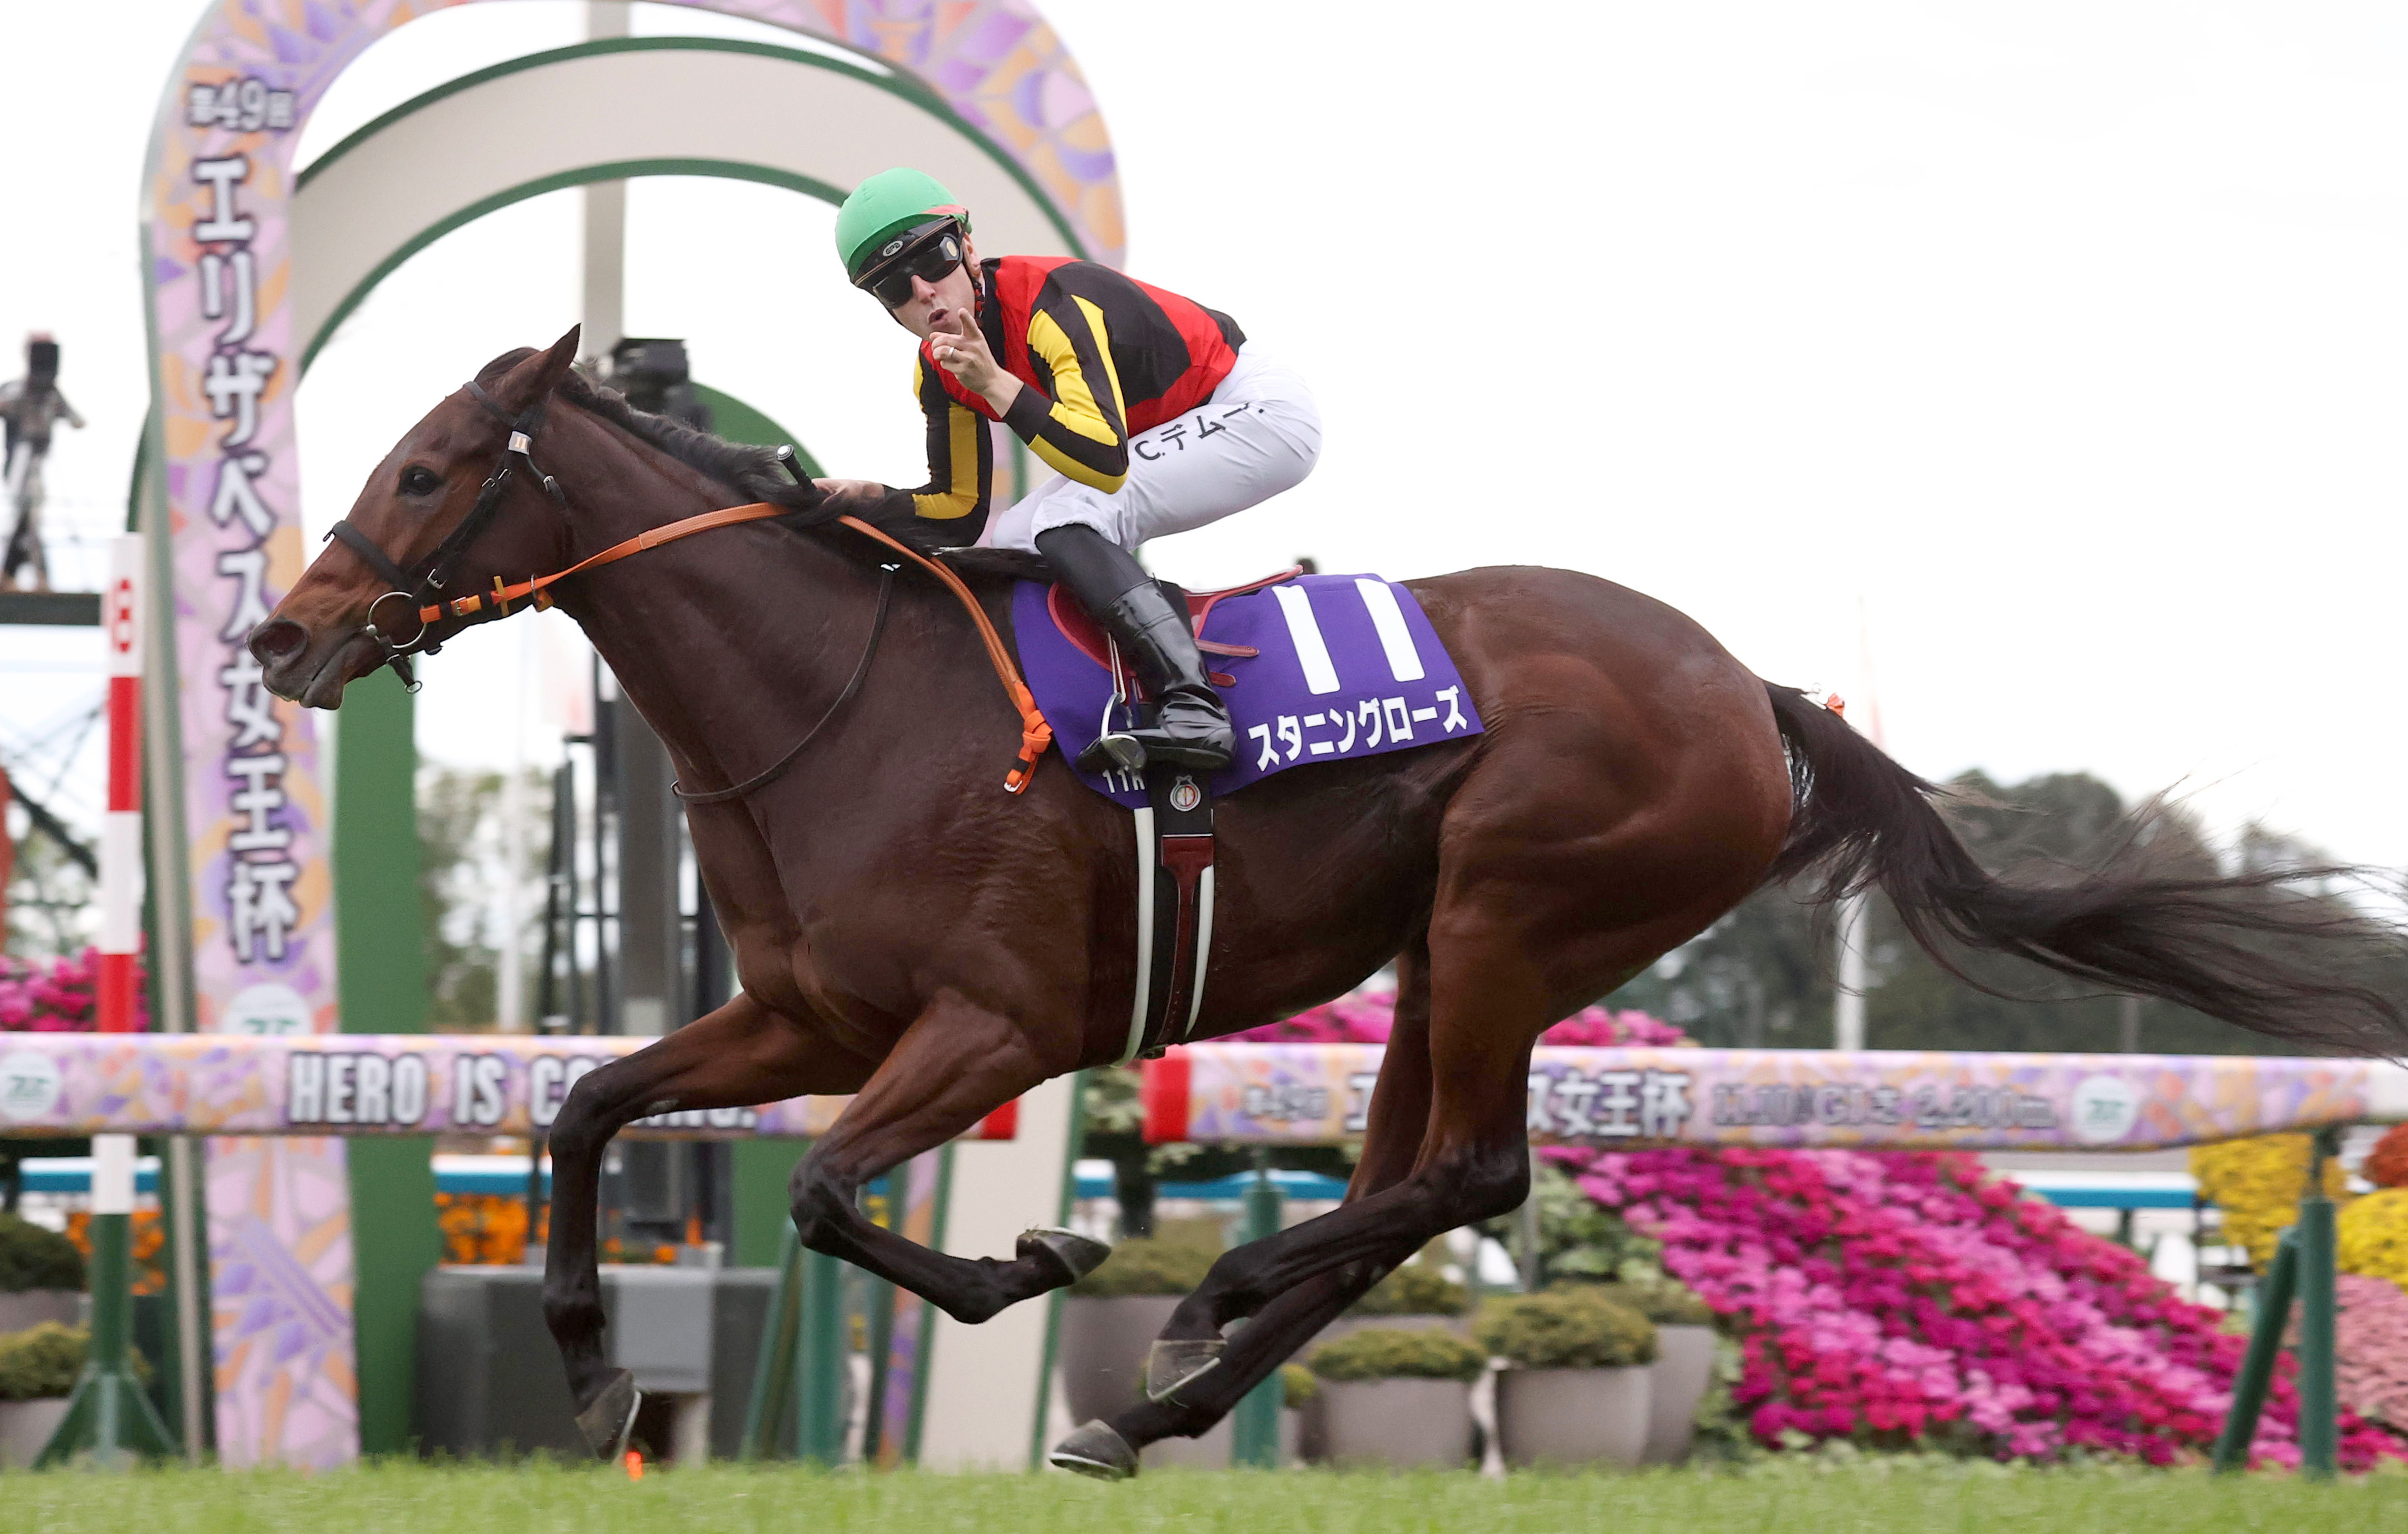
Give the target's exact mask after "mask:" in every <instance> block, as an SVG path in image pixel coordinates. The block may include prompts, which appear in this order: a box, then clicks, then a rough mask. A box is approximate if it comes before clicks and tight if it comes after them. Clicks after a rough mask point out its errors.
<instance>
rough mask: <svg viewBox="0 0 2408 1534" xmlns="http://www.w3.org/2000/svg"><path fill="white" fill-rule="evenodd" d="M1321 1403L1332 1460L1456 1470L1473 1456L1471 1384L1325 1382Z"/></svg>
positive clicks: (1443, 1382)
mask: <svg viewBox="0 0 2408 1534" xmlns="http://www.w3.org/2000/svg"><path fill="white" fill-rule="evenodd" d="M1316 1405H1317V1406H1318V1408H1319V1410H1320V1415H1321V1419H1322V1430H1323V1434H1324V1438H1325V1440H1326V1448H1327V1451H1328V1455H1329V1458H1330V1461H1331V1462H1332V1463H1333V1464H1338V1465H1384V1466H1388V1467H1391V1468H1394V1469H1414V1468H1420V1467H1430V1468H1434V1469H1460V1468H1461V1467H1462V1466H1463V1465H1464V1464H1465V1463H1466V1462H1467V1461H1469V1459H1470V1457H1471V1385H1470V1384H1469V1382H1466V1381H1463V1380H1324V1381H1322V1382H1321V1398H1320V1400H1319V1401H1318V1402H1317V1403H1316Z"/></svg>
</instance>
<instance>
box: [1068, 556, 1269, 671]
mask: <svg viewBox="0 0 2408 1534" xmlns="http://www.w3.org/2000/svg"><path fill="white" fill-rule="evenodd" d="M1303 573H1304V566H1301V565H1291V566H1288V567H1287V568H1286V569H1284V570H1282V571H1280V572H1279V573H1278V574H1277V575H1267V576H1264V577H1263V578H1262V579H1261V580H1259V581H1248V582H1247V583H1246V584H1244V585H1242V586H1224V587H1222V588H1221V589H1220V590H1218V591H1188V590H1186V589H1185V588H1183V587H1182V586H1179V585H1177V584H1175V583H1174V582H1171V581H1157V582H1155V584H1157V585H1159V586H1161V587H1162V589H1163V592H1164V593H1165V594H1166V595H1168V596H1169V597H1170V599H1171V600H1172V601H1173V602H1181V603H1184V604H1185V606H1186V609H1187V629H1188V632H1189V633H1191V634H1193V635H1195V636H1196V648H1197V650H1199V651H1202V652H1204V653H1205V654H1207V655H1225V656H1227V657H1228V658H1230V659H1232V660H1241V661H1250V660H1253V659H1254V657H1255V656H1257V655H1259V654H1261V653H1262V651H1261V650H1259V649H1257V648H1256V647H1255V646H1254V645H1250V644H1219V643H1216V642H1214V641H1213V640H1211V639H1208V638H1205V637H1204V625H1205V624H1206V623H1208V622H1209V621H1211V616H1212V609H1214V608H1215V607H1217V606H1219V605H1220V604H1221V603H1222V602H1223V601H1224V600H1226V599H1227V598H1229V597H1232V596H1243V595H1246V594H1247V593H1249V592H1257V591H1262V590H1264V589H1265V588H1267V587H1270V586H1276V585H1279V584H1281V583H1282V582H1283V581H1293V580H1295V579H1296V578H1297V576H1299V575H1302V574H1303ZM1045 612H1046V615H1047V616H1048V617H1050V618H1052V619H1053V620H1054V627H1055V628H1057V629H1059V630H1061V633H1062V638H1066V639H1068V640H1069V641H1070V644H1071V645H1072V647H1073V648H1075V649H1076V650H1077V651H1078V652H1079V653H1081V654H1082V655H1084V656H1086V657H1087V658H1088V659H1089V660H1091V661H1094V662H1095V663H1096V664H1097V666H1100V667H1104V668H1106V669H1107V670H1111V671H1112V672H1113V674H1114V678H1115V680H1117V681H1119V683H1120V687H1121V692H1122V694H1123V695H1125V696H1128V697H1139V696H1141V695H1143V689H1142V688H1140V686H1139V684H1138V680H1137V674H1136V673H1135V672H1134V671H1131V670H1130V669H1129V667H1128V664H1127V663H1126V662H1125V661H1123V662H1121V663H1120V665H1119V666H1118V667H1114V666H1113V655H1112V643H1111V639H1110V638H1107V637H1106V635H1105V633H1104V628H1103V625H1102V624H1098V623H1097V622H1096V620H1095V618H1094V617H1093V616H1092V615H1090V614H1089V613H1088V611H1087V609H1086V606H1085V604H1083V603H1082V602H1081V601H1080V600H1079V598H1078V597H1077V596H1076V595H1073V594H1072V592H1071V590H1070V588H1069V587H1068V586H1066V585H1063V584H1061V583H1060V582H1058V581H1057V582H1055V583H1054V585H1052V586H1050V587H1048V588H1047V589H1046V592H1045ZM1207 665H1208V666H1209V665H1210V663H1209V662H1208V663H1207ZM1207 674H1208V675H1209V676H1210V677H1211V681H1212V685H1213V686H1215V687H1232V686H1235V685H1236V684H1237V679H1236V678H1235V677H1232V676H1230V675H1229V674H1228V673H1227V672H1226V671H1208V673H1207Z"/></svg>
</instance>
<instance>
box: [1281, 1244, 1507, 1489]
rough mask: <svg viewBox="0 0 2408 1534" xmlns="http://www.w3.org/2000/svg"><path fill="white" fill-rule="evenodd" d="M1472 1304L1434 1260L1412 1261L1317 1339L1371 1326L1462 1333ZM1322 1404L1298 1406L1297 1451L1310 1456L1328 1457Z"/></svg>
mask: <svg viewBox="0 0 2408 1534" xmlns="http://www.w3.org/2000/svg"><path fill="white" fill-rule="evenodd" d="M1470 1309H1471V1291H1469V1289H1466V1288H1465V1287H1464V1286H1463V1285H1462V1284H1460V1283H1455V1281H1454V1280H1453V1279H1450V1278H1448V1277H1447V1276H1446V1274H1445V1272H1444V1271H1443V1270H1442V1269H1440V1268H1439V1266H1438V1265H1437V1264H1436V1263H1432V1262H1424V1261H1414V1262H1409V1263H1406V1264H1405V1265H1404V1266H1403V1267H1401V1268H1398V1269H1396V1270H1395V1271H1394V1272H1392V1273H1390V1274H1389V1275H1388V1276H1387V1277H1386V1278H1383V1279H1382V1280H1381V1281H1380V1282H1379V1283H1376V1284H1374V1285H1373V1286H1372V1287H1371V1289H1370V1292H1369V1293H1368V1294H1366V1295H1365V1296H1364V1297H1362V1298H1360V1299H1358V1300H1356V1301H1355V1303H1354V1304H1353V1305H1351V1306H1349V1307H1347V1310H1346V1313H1345V1314H1344V1315H1341V1316H1340V1317H1339V1318H1338V1319H1337V1320H1335V1321H1332V1322H1331V1323H1330V1324H1329V1325H1327V1326H1324V1327H1322V1328H1321V1333H1320V1335H1319V1336H1318V1337H1316V1338H1314V1339H1313V1340H1314V1342H1316V1343H1327V1342H1335V1341H1337V1340H1339V1339H1340V1338H1342V1337H1352V1336H1354V1335H1355V1333H1356V1332H1358V1331H1363V1330H1366V1329H1368V1328H1369V1327H1373V1326H1385V1327H1389V1328H1395V1327H1399V1326H1401V1327H1406V1328H1408V1329H1417V1328H1423V1327H1436V1328H1439V1329H1440V1330H1443V1331H1453V1332H1456V1333H1461V1332H1462V1331H1463V1330H1464V1329H1465V1323H1464V1314H1465V1312H1468V1311H1469V1310H1470ZM1300 1372H1301V1371H1300ZM1322 1409H1323V1402H1322V1401H1321V1400H1320V1399H1319V1398H1308V1399H1307V1400H1306V1402H1305V1403H1304V1404H1302V1405H1301V1406H1299V1407H1298V1408H1297V1418H1296V1426H1297V1455H1299V1456H1301V1457H1302V1458H1304V1459H1307V1460H1314V1461H1318V1460H1324V1459H1326V1458H1328V1457H1329V1447H1328V1433H1327V1432H1326V1429H1325V1428H1324V1426H1323V1423H1322Z"/></svg>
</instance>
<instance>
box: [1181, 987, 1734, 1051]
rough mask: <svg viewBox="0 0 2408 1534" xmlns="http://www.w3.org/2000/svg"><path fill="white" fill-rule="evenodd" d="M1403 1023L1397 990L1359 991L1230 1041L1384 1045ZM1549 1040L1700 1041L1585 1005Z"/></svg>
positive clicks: (1630, 1014)
mask: <svg viewBox="0 0 2408 1534" xmlns="http://www.w3.org/2000/svg"><path fill="white" fill-rule="evenodd" d="M1396 1023H1397V995H1396V993H1395V992H1394V991H1357V992H1355V994H1354V995H1352V996H1340V997H1339V998H1338V999H1337V1000H1335V1001H1331V1002H1326V1003H1324V1004H1323V1005H1321V1006H1318V1007H1314V1008H1312V1009H1311V1010H1310V1011H1301V1012H1298V1013H1297V1014H1296V1015H1295V1016H1294V1017H1291V1018H1289V1019H1287V1020H1286V1021H1285V1022H1283V1023H1267V1024H1265V1025H1263V1026H1261V1027H1259V1028H1249V1029H1247V1030H1246V1031H1245V1032H1244V1033H1233V1034H1230V1035H1229V1036H1228V1037H1227V1038H1226V1039H1223V1040H1221V1042H1225V1043H1239V1044H1384V1043H1386V1042H1387V1041H1388V1032H1389V1030H1390V1029H1391V1028H1393V1027H1395V1026H1396ZM1539 1041H1540V1042H1541V1043H1544V1044H1584V1045H1611V1044H1652V1045H1656V1046H1659V1047H1670V1046H1674V1045H1684V1044H1689V1043H1692V1042H1694V1040H1692V1039H1690V1038H1689V1036H1688V1035H1687V1034H1685V1033H1683V1032H1682V1031H1681V1030H1680V1029H1678V1028H1676V1027H1674V1026H1673V1025H1671V1024H1670V1023H1667V1022H1664V1021H1663V1020H1662V1019H1660V1018H1655V1017H1650V1016H1648V1015H1647V1014H1646V1013H1645V1012H1638V1011H1624V1012H1615V1011H1607V1010H1606V1009H1604V1008H1603V1007H1585V1008H1583V1009H1582V1010H1581V1011H1577V1012H1574V1013H1573V1014H1572V1015H1571V1016H1570V1017H1568V1018H1565V1019H1564V1020H1563V1021H1562V1022H1560V1023H1558V1024H1556V1025H1555V1026H1554V1027H1552V1028H1549V1029H1548V1030H1547V1031H1546V1032H1545V1033H1544V1034H1543V1035H1541V1038H1540V1040H1539Z"/></svg>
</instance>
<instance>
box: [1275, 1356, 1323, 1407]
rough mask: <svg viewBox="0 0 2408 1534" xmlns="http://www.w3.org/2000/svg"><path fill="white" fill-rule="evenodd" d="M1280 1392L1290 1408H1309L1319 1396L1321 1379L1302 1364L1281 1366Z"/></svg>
mask: <svg viewBox="0 0 2408 1534" xmlns="http://www.w3.org/2000/svg"><path fill="white" fill-rule="evenodd" d="M1280 1392H1281V1394H1282V1396H1283V1397H1284V1398H1285V1401H1284V1404H1286V1405H1287V1406H1289V1407H1290V1408H1295V1407H1299V1406H1310V1405H1311V1404H1312V1402H1313V1400H1314V1399H1315V1398H1317V1397H1319V1396H1320V1394H1321V1378H1320V1376H1319V1375H1316V1374H1314V1373H1313V1372H1312V1370H1311V1369H1307V1368H1305V1367H1304V1366H1303V1365H1302V1364H1282V1365H1280Z"/></svg>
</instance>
